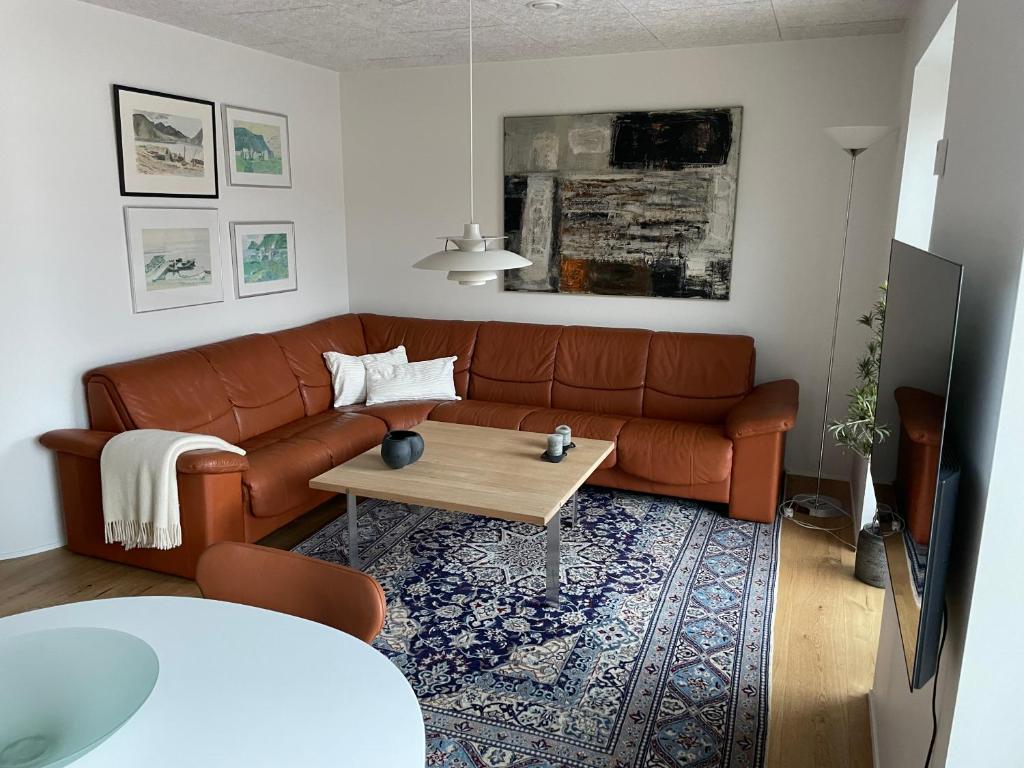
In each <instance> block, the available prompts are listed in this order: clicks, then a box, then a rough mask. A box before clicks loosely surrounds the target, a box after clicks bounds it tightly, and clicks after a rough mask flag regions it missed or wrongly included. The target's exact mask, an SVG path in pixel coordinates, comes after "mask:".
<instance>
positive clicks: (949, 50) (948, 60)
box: [896, 7, 956, 251]
mask: <svg viewBox="0 0 1024 768" xmlns="http://www.w3.org/2000/svg"><path fill="white" fill-rule="evenodd" d="M955 31H956V10H955V7H954V10H952V11H950V13H949V15H948V16H947V17H946V20H945V21H944V22H942V26H941V27H940V28H939V31H938V32H937V33H936V35H935V38H934V39H933V40H932V42H931V43H930V44H929V46H928V48H927V50H926V51H925V52H924V54H923V55H922V56H921V60H920V61H918V62H917V66H916V67H915V68H914V78H913V93H912V95H911V102H910V115H909V118H908V120H907V139H906V152H905V153H904V155H903V181H902V184H901V185H900V203H899V210H898V212H897V216H896V239H898V240H902V241H903V242H904V243H908V244H910V245H912V246H914V247H915V248H920V249H922V250H925V251H927V250H928V244H929V242H930V241H931V236H932V219H933V216H934V213H935V192H936V190H937V189H938V183H939V180H938V177H937V176H935V145H936V142H938V141H939V139H941V138H942V137H943V136H944V135H945V132H946V100H947V97H948V96H949V73H950V68H951V66H952V61H953V33H954V32H955Z"/></svg>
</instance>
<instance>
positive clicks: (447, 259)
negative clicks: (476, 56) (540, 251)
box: [413, 0, 533, 285]
mask: <svg viewBox="0 0 1024 768" xmlns="http://www.w3.org/2000/svg"><path fill="white" fill-rule="evenodd" d="M473 198H474V190H473V0H469V224H466V225H465V226H464V227H463V231H462V237H459V236H457V235H449V236H447V237H440V238H438V239H439V240H444V241H445V242H444V248H443V249H442V250H440V251H436V252H434V253H432V254H430V255H429V256H427V257H426V258H424V259H420V260H419V261H417V262H416V263H415V264H413V267H414V268H416V269H434V270H439V271H442V272H447V273H448V279H449V280H453V281H457V282H458V284H459V285H484V284H485V283H487V282H488V281H489V280H496V279H497V278H498V272H501V271H504V270H506V269H518V268H520V267H528V266H530V265H531V264H532V263H533V262H531V261H528V260H527V259H524V258H523V257H522V256H520V255H519V254H517V253H512V251H506V250H503V249H502V248H501V247H500V243H501V241H502V240H505V239H506V238H505V237H496V236H492V235H481V234H480V225H479V224H477V223H476V214H475V211H474V199H473ZM449 244H453V245H454V246H455V249H454V250H449V249H448V246H449ZM496 245H497V246H499V247H495V246H496Z"/></svg>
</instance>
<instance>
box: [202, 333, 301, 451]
mask: <svg viewBox="0 0 1024 768" xmlns="http://www.w3.org/2000/svg"><path fill="white" fill-rule="evenodd" d="M196 351H197V352H199V354H201V355H202V356H203V357H205V358H206V359H207V360H209V362H210V366H211V367H212V368H213V370H214V371H216V372H217V375H218V376H220V380H221V382H222V383H223V385H224V390H225V391H226V392H227V395H228V399H229V400H230V401H231V404H232V405H233V406H234V411H235V418H236V420H237V421H238V432H239V437H240V438H241V439H242V440H248V439H249V438H250V437H254V436H256V435H260V434H263V433H264V432H267V431H268V430H271V429H274V428H275V427H280V426H281V425H282V424H287V423H288V422H290V421H295V420H296V419H300V418H302V417H303V416H304V415H305V413H306V411H305V408H304V407H303V404H302V397H301V396H300V395H299V383H298V381H297V380H296V378H295V374H294V373H292V369H291V368H290V367H289V366H288V361H287V360H285V357H284V352H282V351H281V347H280V346H278V343H277V342H276V341H275V340H274V338H273V337H272V336H263V335H252V336H239V337H238V338H237V339H230V340H228V341H220V342H217V343H216V344H207V345H206V346H202V347H197V348H196Z"/></svg>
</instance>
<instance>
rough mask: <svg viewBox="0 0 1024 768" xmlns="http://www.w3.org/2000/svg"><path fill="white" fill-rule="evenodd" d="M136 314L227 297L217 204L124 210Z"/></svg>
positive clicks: (209, 302) (188, 305) (216, 300)
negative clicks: (211, 205)
mask: <svg viewBox="0 0 1024 768" xmlns="http://www.w3.org/2000/svg"><path fill="white" fill-rule="evenodd" d="M124 225H125V232H126V234H127V239H128V267H129V271H130V273H131V281H132V302H133V304H134V307H135V311H136V312H152V311H154V310H158V309H173V308H175V307H190V306H193V305H195V304H213V303H215V302H218V301H223V300H224V292H223V289H222V283H221V254H220V226H219V224H218V218H217V210H216V209H215V208H131V207H126V208H125V209H124Z"/></svg>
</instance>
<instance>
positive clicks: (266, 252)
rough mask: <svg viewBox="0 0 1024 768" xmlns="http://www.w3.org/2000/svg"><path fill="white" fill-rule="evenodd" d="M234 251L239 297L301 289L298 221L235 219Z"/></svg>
mask: <svg viewBox="0 0 1024 768" xmlns="http://www.w3.org/2000/svg"><path fill="white" fill-rule="evenodd" d="M231 254H232V260H233V262H234V272H235V295H236V296H237V297H238V298H240V299H247V298H250V297H252V296H266V295H269V294H273V293H288V292H289V291H296V290H298V287H299V286H298V275H297V273H296V259H295V223H294V222H292V221H258V222H257V221H251V222H248V221H236V222H232V223H231Z"/></svg>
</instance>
